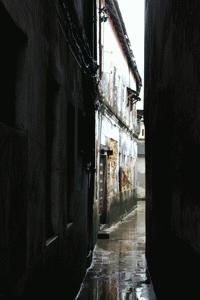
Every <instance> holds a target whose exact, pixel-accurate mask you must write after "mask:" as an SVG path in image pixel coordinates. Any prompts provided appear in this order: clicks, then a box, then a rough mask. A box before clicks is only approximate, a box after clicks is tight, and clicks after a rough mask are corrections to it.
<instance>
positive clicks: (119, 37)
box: [96, 0, 141, 224]
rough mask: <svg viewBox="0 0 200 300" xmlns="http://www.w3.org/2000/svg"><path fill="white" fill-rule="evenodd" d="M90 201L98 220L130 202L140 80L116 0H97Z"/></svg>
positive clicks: (111, 217)
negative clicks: (92, 197)
mask: <svg viewBox="0 0 200 300" xmlns="http://www.w3.org/2000/svg"><path fill="white" fill-rule="evenodd" d="M97 8H98V14H97V15H98V26H97V29H98V34H97V41H98V47H97V50H98V55H97V57H98V64H99V97H98V102H97V103H96V110H97V111H96V201H97V207H98V212H99V222H100V224H111V223H112V222H114V221H116V220H118V219H119V218H121V217H122V216H123V215H124V214H126V213H127V212H128V211H130V210H132V209H133V208H134V206H135V205H136V193H135V192H136V177H135V162H136V157H137V136H138V133H137V110H136V102H137V101H138V100H140V98H139V93H140V87H141V78H140V75H139V73H138V70H137V66H136V62H135V59H134V56H133V53H132V50H131V47H130V41H129V39H128V36H127V32H126V28H125V25H124V22H123V19H122V15H121V12H120V9H119V6H118V3H117V1H114V0H108V1H98V6H97Z"/></svg>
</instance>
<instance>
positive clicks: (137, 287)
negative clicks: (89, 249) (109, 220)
mask: <svg viewBox="0 0 200 300" xmlns="http://www.w3.org/2000/svg"><path fill="white" fill-rule="evenodd" d="M104 231H106V232H107V233H109V239H98V241H97V245H96V247H95V250H94V253H93V262H92V265H91V266H90V268H89V269H88V271H87V274H86V277H85V279H84V282H83V284H82V286H81V289H80V291H79V294H78V295H77V297H76V300H156V297H155V294H154V291H153V287H152V284H151V282H150V279H149V276H148V271H147V269H146V259H145V202H144V201H139V202H138V205H137V209H135V211H134V212H132V213H131V214H129V215H128V216H127V217H126V218H125V219H124V220H123V221H121V222H119V223H117V224H116V225H115V226H113V227H111V228H108V229H104Z"/></svg>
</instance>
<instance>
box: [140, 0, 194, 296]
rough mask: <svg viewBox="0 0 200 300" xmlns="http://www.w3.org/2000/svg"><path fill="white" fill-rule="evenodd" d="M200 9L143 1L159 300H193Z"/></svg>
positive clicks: (151, 239) (152, 254)
mask: <svg viewBox="0 0 200 300" xmlns="http://www.w3.org/2000/svg"><path fill="white" fill-rule="evenodd" d="M199 11H200V2H199V1H197V0H192V1H179V0H173V1H167V0H164V1H160V0H151V1H150V0H147V1H146V39H145V41H146V47H145V126H146V173H147V178H146V184H147V185H146V189H147V190H146V196H147V199H146V201H147V259H148V264H149V268H150V271H151V276H152V279H153V281H154V285H155V288H156V292H157V294H158V299H176V300H177V299H198V298H199V289H198V284H199V283H198V281H199V280H198V278H197V277H198V276H197V277H196V276H195V275H194V272H195V270H199V267H200V189H199V170H200V155H199V154H200V34H199V33H200V18H199Z"/></svg>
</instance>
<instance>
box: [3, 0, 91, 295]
mask: <svg viewBox="0 0 200 300" xmlns="http://www.w3.org/2000/svg"><path fill="white" fill-rule="evenodd" d="M94 11H95V5H94V1H87V0H86V1H81V2H80V1H47V0H45V1H39V0H34V1H31V0H27V1H20V0H2V1H0V37H1V47H0V75H1V76H0V99H1V101H0V103H1V104H0V166H1V167H0V295H1V294H4V295H7V296H8V298H9V297H13V296H20V295H22V293H25V298H26V299H30V298H35V297H37V296H38V295H39V297H41V296H45V297H47V296H48V295H51V296H52V295H53V296H55V297H58V299H60V297H61V295H62V294H63V293H64V295H65V298H64V299H73V298H74V297H75V295H76V293H77V291H78V288H79V286H80V283H81V281H82V279H83V276H84V273H85V270H86V267H87V265H88V263H89V261H90V259H91V255H89V254H90V253H91V252H90V250H92V248H93V244H94V238H93V237H95V232H94V231H93V219H95V216H94V215H93V186H94V185H93V176H94V173H93V169H94V153H95V151H94V128H95V126H94V108H93V103H94V99H95V93H94V79H93V76H94V69H93V67H94V68H95V66H93V65H92V63H93V62H92V55H95V51H94V49H93V45H94V36H95V28H94V23H93V13H94ZM67 16H68V19H67ZM69 16H70V17H69ZM72 32H73V34H72ZM73 39H74V40H73ZM75 40H76V41H77V44H76V43H75ZM79 44H80V45H81V46H82V47H80V48H81V51H80V49H79V50H77V47H78V46H77V45H79ZM80 45H79V46H80ZM77 51H79V53H78V52H77ZM80 52H81V53H82V60H81V58H80V56H81V54H80ZM77 57H78V59H77ZM84 58H85V61H86V64H87V65H88V66H89V67H88V69H84ZM79 60H80V61H79ZM86 133H87V135H86ZM88 166H89V167H88ZM9 299H10V298H9Z"/></svg>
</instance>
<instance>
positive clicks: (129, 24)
mask: <svg viewBox="0 0 200 300" xmlns="http://www.w3.org/2000/svg"><path fill="white" fill-rule="evenodd" d="M144 2H145V0H118V3H119V7H120V10H121V13H122V16H123V19H124V23H125V26H126V30H127V33H128V36H129V39H130V42H131V46H132V50H133V54H134V56H135V59H136V63H137V67H138V70H139V73H140V76H141V77H142V82H143V85H144ZM140 97H141V98H142V101H140V102H139V103H138V105H137V108H138V109H143V89H142V91H141V93H140Z"/></svg>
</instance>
